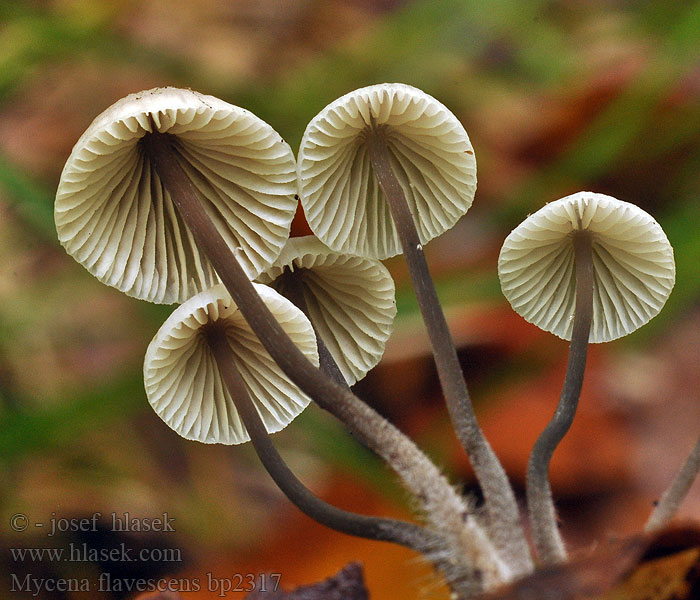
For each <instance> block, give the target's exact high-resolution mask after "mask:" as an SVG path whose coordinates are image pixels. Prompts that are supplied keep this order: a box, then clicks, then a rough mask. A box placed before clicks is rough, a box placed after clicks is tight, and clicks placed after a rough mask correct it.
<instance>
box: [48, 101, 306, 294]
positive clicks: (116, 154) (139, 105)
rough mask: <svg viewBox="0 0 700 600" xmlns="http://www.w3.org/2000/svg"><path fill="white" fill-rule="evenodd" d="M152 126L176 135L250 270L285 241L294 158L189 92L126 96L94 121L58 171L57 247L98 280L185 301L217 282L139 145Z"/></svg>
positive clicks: (212, 212)
mask: <svg viewBox="0 0 700 600" xmlns="http://www.w3.org/2000/svg"><path fill="white" fill-rule="evenodd" d="M153 124H155V130H157V131H158V132H160V133H168V134H172V135H173V136H174V139H175V140H176V144H177V148H178V151H179V153H180V154H181V156H182V157H183V158H184V161H181V164H182V166H183V168H184V170H185V171H186V173H187V175H188V176H189V177H190V179H191V181H192V183H193V184H194V187H195V188H196V190H197V192H198V194H199V196H200V198H201V199H202V201H203V205H204V207H205V210H206V211H207V213H208V214H209V216H210V217H211V218H212V220H213V221H214V223H215V224H216V226H217V229H218V230H219V232H220V233H221V234H222V236H223V237H224V239H225V240H226V243H227V244H228V246H229V247H230V248H231V249H236V248H238V249H239V250H240V251H239V252H238V253H237V256H238V258H239V260H240V262H241V265H242V266H243V268H244V269H245V270H246V272H247V273H248V275H249V276H250V277H251V278H252V277H255V276H256V275H257V274H258V273H259V272H260V271H261V270H262V269H263V268H264V267H266V266H267V265H269V264H270V263H271V262H272V261H273V260H274V259H275V258H276V257H277V255H278V254H279V252H280V250H281V248H282V246H283V245H284V243H285V242H286V240H287V237H288V236H289V227H290V224H291V220H292V217H293V216H294V212H295V210H296V205H297V203H296V200H295V198H294V194H295V193H296V172H295V164H296V163H295V160H294V155H293V153H292V150H291V148H290V147H289V145H288V144H287V143H286V142H285V141H284V140H283V139H282V138H281V137H280V136H279V134H277V133H276V132H275V131H274V130H273V129H272V128H271V127H270V126H269V125H268V124H267V123H265V122H264V121H262V120H260V119H259V118H258V117H256V116H255V115H253V114H252V113H250V112H249V111H247V110H245V109H242V108H239V107H237V106H233V105H231V104H228V103H226V102H223V101H222V100H219V99H217V98H214V97H213V96H205V95H203V94H199V93H197V92H194V91H192V90H185V89H177V88H159V89H153V90H148V91H144V92H139V93H137V94H131V95H129V96H127V97H126V98H123V99H121V100H119V101H118V102H117V103H116V104H113V105H112V106H111V107H110V108H108V109H107V110H106V111H105V112H103V113H102V114H101V115H99V116H98V117H97V118H96V119H95V120H94V121H93V122H92V124H91V125H90V127H88V129H87V131H85V133H84V134H83V135H82V136H81V138H80V139H79V140H78V143H77V144H76V145H75V147H74V148H73V151H72V152H71V155H70V157H69V158H68V162H67V163H66V165H65V167H64V169H63V173H62V174H61V181H60V183H59V186H58V192H57V194H56V204H55V220H56V229H57V231H58V237H59V240H60V242H61V243H62V244H63V246H64V247H65V248H66V251H67V252H68V253H69V254H70V255H71V256H73V257H74V258H75V259H76V260H77V261H78V262H79V263H81V264H82V265H83V266H85V267H86V268H87V269H88V271H90V272H91V273H92V274H93V275H95V277H97V278H98V279H99V280H100V281H102V282H104V283H106V284H108V285H111V286H113V287H116V288H117V289H119V290H121V291H123V292H126V293H127V294H129V295H130V296H135V297H137V298H141V299H143V300H149V301H151V302H158V303H173V302H184V301H185V300H186V299H187V298H189V297H190V296H192V295H193V294H195V293H197V292H199V291H202V290H204V289H206V288H208V287H210V286H211V285H213V284H215V283H217V282H218V278H217V276H216V274H215V272H214V269H213V268H212V266H211V265H210V264H209V261H208V260H207V259H206V258H205V257H204V255H203V254H201V252H200V250H199V249H198V248H197V247H196V246H195V243H194V240H193V238H192V234H191V233H190V232H189V230H188V229H187V228H186V227H185V226H184V224H183V222H182V220H181V219H180V216H179V215H178V214H177V213H176V210H175V207H174V205H173V203H172V201H171V199H170V195H169V194H168V192H166V191H165V190H164V188H163V185H162V183H161V182H160V180H159V178H158V175H157V174H156V173H155V171H154V169H153V167H152V165H151V164H150V163H149V161H148V160H147V159H146V157H145V155H144V152H143V149H142V147H141V144H139V140H141V138H142V137H143V136H144V135H145V134H146V133H148V132H150V131H152V130H153V129H154V127H153Z"/></svg>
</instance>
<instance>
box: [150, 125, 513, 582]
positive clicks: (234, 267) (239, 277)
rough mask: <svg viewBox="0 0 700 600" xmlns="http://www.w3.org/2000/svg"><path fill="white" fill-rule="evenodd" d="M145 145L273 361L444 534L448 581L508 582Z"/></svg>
mask: <svg viewBox="0 0 700 600" xmlns="http://www.w3.org/2000/svg"><path fill="white" fill-rule="evenodd" d="M144 147H145V149H146V152H148V155H149V158H150V160H151V161H152V162H153V164H154V167H155V170H156V172H157V174H158V177H159V178H160V180H161V181H162V183H163V185H164V186H165V189H166V190H167V192H168V193H169V195H170V197H171V199H172V201H173V203H174V204H175V206H176V208H177V210H178V212H179V214H180V216H181V217H182V219H183V221H184V222H185V224H186V225H187V227H188V228H189V230H190V231H191V233H192V235H193V236H194V239H195V241H196V243H197V245H198V246H199V247H200V248H201V249H202V250H203V252H204V253H205V254H206V255H207V257H208V258H209V260H210V262H211V263H212V265H213V266H214V269H215V270H216V272H217V273H218V275H219V277H220V278H221V281H222V283H223V284H224V286H225V287H226V289H227V290H228V292H229V294H231V297H232V298H233V301H234V302H235V303H236V305H237V306H238V308H239V309H240V311H241V313H242V314H243V316H244V318H245V319H246V321H248V324H249V325H250V327H251V329H252V330H253V331H254V332H255V334H256V335H257V336H258V338H259V339H260V342H261V343H262V344H263V346H264V347H265V349H266V350H267V351H268V352H269V353H270V356H271V357H272V358H273V360H275V362H276V363H277V364H278V365H279V367H280V368H281V369H282V371H283V372H284V373H285V374H286V375H287V377H289V378H290V379H291V380H292V381H293V382H294V383H295V384H296V385H298V386H299V387H300V388H301V389H302V391H304V392H305V393H306V394H308V395H309V396H310V397H311V398H313V400H314V401H315V402H316V403H317V404H318V405H319V406H320V407H321V408H323V409H325V410H327V411H329V412H330V413H332V414H333V415H334V416H336V417H337V418H338V419H340V420H341V421H342V422H343V423H345V425H346V426H347V427H348V428H349V429H350V431H351V432H352V433H354V434H355V435H356V436H358V437H359V438H360V440H361V441H362V442H363V443H364V444H366V445H367V446H368V447H369V448H371V449H372V450H373V451H374V452H376V453H377V454H378V455H379V456H380V457H381V458H382V459H383V460H384V461H385V462H386V463H387V464H388V465H389V466H390V467H391V468H392V469H393V470H394V471H395V472H396V473H397V475H398V476H399V477H400V478H401V480H402V482H403V483H404V485H405V486H406V488H407V489H408V490H409V492H410V493H411V494H412V495H413V496H414V497H415V498H416V499H417V500H418V501H419V502H420V506H421V509H422V510H423V511H424V512H425V514H426V517H427V519H428V521H429V523H430V524H431V525H432V526H433V527H434V529H435V530H436V531H437V532H438V533H439V534H440V535H442V536H443V538H444V541H445V546H444V547H443V552H444V553H445V557H444V560H446V561H452V568H451V571H450V572H449V574H447V579H448V581H450V582H455V581H467V582H473V581H474V580H475V579H474V578H475V577H477V575H475V573H477V572H480V576H481V578H482V581H484V584H485V585H489V584H490V585H496V584H497V583H500V582H502V581H506V580H508V579H510V578H511V577H512V573H511V570H510V569H509V567H508V566H507V565H506V564H504V563H503V562H502V560H501V558H500V556H499V554H498V553H497V551H496V549H495V548H494V547H493V545H492V543H491V542H490V540H489V538H488V537H487V536H486V534H485V533H484V531H483V529H482V528H481V526H480V524H479V523H477V522H476V520H475V519H474V517H473V516H472V515H471V514H470V512H469V508H468V506H467V504H466V502H465V501H464V499H463V498H462V497H461V496H460V495H459V494H457V492H456V491H455V490H454V489H453V488H452V486H451V485H450V484H449V482H448V481H447V479H446V478H445V477H444V476H443V474H442V473H440V471H439V470H438V468H437V467H436V466H435V465H434V464H433V463H432V462H431V461H430V459H429V458H428V457H427V456H426V455H425V454H424V453H423V452H422V451H421V450H420V449H419V448H418V447H417V446H416V445H415V444H414V443H413V441H412V440H410V439H409V438H407V437H406V436H404V435H402V434H401V433H400V432H399V430H398V429H396V427H395V426H394V425H392V424H391V423H390V422H389V421H387V420H386V419H384V418H383V417H381V416H380V415H378V414H377V412H376V411H375V410H374V409H372V408H371V407H370V406H368V405H367V404H365V403H364V402H362V401H361V400H360V399H359V398H357V397H356V396H355V395H354V394H353V393H352V392H351V391H350V390H348V389H347V388H345V387H342V386H340V385H338V384H337V383H336V382H334V381H333V380H332V379H330V378H328V377H326V376H325V375H324V374H323V373H321V371H319V369H317V368H316V367H315V366H314V365H313V364H311V363H310V362H309V361H308V360H307V359H306V357H305V356H304V355H303V354H302V352H301V351H300V350H299V349H298V348H297V347H296V345H295V344H294V343H293V342H292V340H291V339H290V338H289V336H287V334H286V333H285V332H284V330H283V329H282V327H281V326H280V324H279V323H278V322H277V320H276V319H275V318H274V316H273V315H272V313H271V312H270V310H269V309H268V308H267V306H265V303H264V302H263V301H262V300H261V298H260V296H259V295H258V294H257V292H256V291H255V288H254V287H253V284H252V283H251V281H250V280H249V279H248V277H247V276H246V274H245V272H244V271H243V269H242V267H241V266H240V265H239V263H238V261H237V260H236V257H235V256H234V255H233V253H232V252H231V250H230V249H229V247H228V246H227V244H226V242H225V241H224V239H223V238H222V237H221V234H220V233H219V232H218V230H217V228H216V226H215V225H214V223H213V221H212V220H211V218H210V217H209V215H208V214H207V213H206V211H205V209H204V207H203V205H202V203H201V202H200V200H199V199H198V197H197V194H196V192H195V190H194V188H193V186H192V183H191V182H190V180H189V178H188V177H187V175H186V173H185V172H184V170H183V169H182V167H181V166H180V163H179V162H178V159H177V148H176V147H174V146H173V145H172V144H171V141H170V139H169V136H167V134H159V133H151V134H149V135H147V136H145V138H144Z"/></svg>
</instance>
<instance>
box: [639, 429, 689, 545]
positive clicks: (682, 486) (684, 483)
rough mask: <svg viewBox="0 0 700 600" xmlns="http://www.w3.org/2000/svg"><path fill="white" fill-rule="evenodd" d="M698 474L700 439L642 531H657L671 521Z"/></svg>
mask: <svg viewBox="0 0 700 600" xmlns="http://www.w3.org/2000/svg"><path fill="white" fill-rule="evenodd" d="M698 472H700V439H698V441H697V443H696V444H695V447H694V448H693V449H692V450H691V451H690V454H689V455H688V458H686V460H685V462H684V463H683V466H682V467H681V470H680V471H679V472H678V474H677V475H676V477H675V479H674V480H673V483H671V486H670V487H669V488H668V489H667V490H666V492H665V493H664V495H663V496H662V497H661V500H659V503H658V504H657V505H656V508H655V509H654V512H652V513H651V516H650V517H649V520H648V521H647V524H646V525H645V526H644V531H647V532H653V531H658V530H659V529H661V528H662V527H663V526H664V525H666V523H668V522H669V521H670V520H671V518H672V517H673V515H674V514H675V513H676V511H677V510H678V507H679V506H680V505H681V502H683V498H685V495H686V494H687V493H688V490H690V487H691V486H692V485H693V482H694V481H695V478H696V477H697V476H698Z"/></svg>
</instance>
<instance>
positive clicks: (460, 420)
mask: <svg viewBox="0 0 700 600" xmlns="http://www.w3.org/2000/svg"><path fill="white" fill-rule="evenodd" d="M367 143H368V147H369V157H370V161H371V164H372V168H373V170H374V173H375V176H376V177H377V180H378V182H379V185H380V187H381V189H382V191H383V192H384V195H385V197H386V200H387V203H388V205H389V210H390V212H391V216H392V218H393V220H394V224H395V225H396V230H397V232H398V234H399V239H400V241H401V246H402V249H403V254H404V256H405V257H406V263H407V265H408V269H409V273H410V276H411V282H412V283H413V289H414V290H415V294H416V298H417V299H418V304H419V306H420V310H421V313H422V315H423V320H424V322H425V325H426V328H427V331H428V336H429V338H430V343H431V345H432V348H433V355H434V357H435V364H436V366H437V370H438V376H439V378H440V385H441V386H442V389H443V393H444V395H445V401H446V404H447V408H448V411H449V414H450V418H451V419H452V423H453V426H454V428H455V431H456V433H457V436H458V437H459V439H460V442H461V443H462V445H463V446H464V449H465V450H466V452H467V455H468V456H469V459H470V461H471V462H472V465H473V467H474V471H475V472H476V475H477V478H478V480H479V484H480V485H481V489H482V492H483V494H484V498H485V504H486V511H487V519H488V524H489V528H490V530H491V537H492V539H494V542H495V544H496V547H497V548H498V549H499V551H500V552H501V553H502V554H503V556H504V558H505V560H506V561H507V563H508V564H509V565H510V566H511V567H512V568H513V569H514V571H515V573H516V574H517V575H524V574H526V573H529V572H531V571H532V568H533V565H532V560H531V557H530V549H529V546H528V544H527V541H526V540H525V534H524V532H523V529H522V525H521V523H520V512H519V510H518V505H517V502H516V500H515V494H514V492H513V489H512V488H511V486H510V483H509V481H508V477H507V475H506V473H505V471H504V469H503V467H502V465H501V463H500V462H499V460H498V458H497V457H496V455H495V453H494V452H493V450H492V448H491V446H490V445H489V443H488V441H487V440H486V438H485V437H484V434H483V432H482V431H481V428H480V427H479V424H478V423H477V420H476V415H475V414H474V408H473V406H472V403H471V399H470V397H469V391H468V390H467V386H466V383H465V381H464V375H463V373H462V369H461V367H460V365H459V360H458V358H457V351H456V349H455V346H454V343H453V341H452V336H451V335H450V330H449V328H448V326H447V321H446V320H445V315H444V313H443V311H442V306H441V305H440V300H439V299H438V295H437V291H436V290H435V285H434V284H433V280H432V277H431V276H430V271H429V269H428V264H427V262H426V260H425V254H423V245H422V243H421V241H420V238H419V236H418V231H417V229H416V225H415V222H414V220H413V216H412V215H411V211H410V209H409V206H408V203H407V202H406V198H405V195H404V193H403V190H402V189H401V185H400V184H399V181H398V179H397V178H396V175H395V173H394V171H393V169H392V166H391V160H390V155H389V148H388V145H387V140H386V135H385V131H384V130H383V129H382V128H378V127H376V124H375V122H374V119H372V120H371V125H370V128H369V129H368V131H367Z"/></svg>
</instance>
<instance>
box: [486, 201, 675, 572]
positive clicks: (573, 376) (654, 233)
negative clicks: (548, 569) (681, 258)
mask: <svg viewBox="0 0 700 600" xmlns="http://www.w3.org/2000/svg"><path fill="white" fill-rule="evenodd" d="M498 274H499V278H500V280H501V288H502V289H503V293H504V295H505V296H506V298H507V299H508V301H509V302H510V304H511V305H512V306H513V308H514V310H515V311H516V312H518V313H519V314H520V315H521V316H523V317H524V318H525V319H527V320H528V321H530V322H531V323H533V324H535V325H537V326H538V327H540V328H541V329H544V330H546V331H551V332H552V333H554V334H555V335H558V336H559V337H562V338H564V339H567V340H571V346H570V350H569V361H568V365H567V371H566V377H565V380H564V387H563V390H562V394H561V398H560V400H559V405H558V407H557V410H556V413H555V415H554V417H553V418H552V420H551V421H550V423H549V424H548V425H547V427H546V428H545V430H544V432H543V433H542V435H541V436H540V437H539V438H538V440H537V442H536V444H535V447H534V448H533V451H532V454H531V456H530V460H529V464H528V485H527V497H528V507H529V510H530V518H531V519H532V524H533V535H534V538H535V546H536V548H537V551H538V554H539V555H540V558H541V559H542V560H543V561H544V562H545V563H553V562H559V561H562V560H564V559H565V558H566V550H565V547H564V543H563V541H562V538H561V535H560V534H559V531H558V528H557V524H556V515H555V510H554V504H553V501H552V492H551V488H550V485H549V476H548V472H549V463H550V461H551V457H552V453H553V452H554V449H555V448H556V446H557V445H558V444H559V442H560V441H561V439H562V438H563V437H564V435H565V434H566V432H567V431H568V429H569V427H570V426H571V423H572V421H573V418H574V415H575V413H576V407H577V404H578V399H579V396H580V393H581V386H582V384H583V375H584V371H585V365H586V354H587V348H588V343H589V342H606V341H609V340H613V339H616V338H618V337H621V336H623V335H627V334H628V333H631V332H632V331H634V330H635V329H637V328H639V327H641V326H642V325H644V324H645V323H646V322H647V321H649V320H650V319H651V318H652V317H654V316H655V315H656V314H657V313H658V312H659V311H660V310H661V308H662V307H663V305H664V303H665V302H666V299H667V298H668V296H669V294H670V293H671V289H672V288H673V284H674V281H675V265H674V262H673V249H672V248H671V245H670V244H669V242H668V239H667V238H666V235H665V234H664V232H663V230H662V229H661V227H660V226H659V224H658V223H657V222H656V221H655V220H654V219H653V218H652V217H651V216H650V215H649V214H647V213H646V212H644V211H643V210H642V209H641V208H639V207H637V206H635V205H633V204H630V203H628V202H622V201H620V200H617V199H615V198H613V197H611V196H606V195H604V194H597V193H593V192H579V193H577V194H572V195H571V196H567V197H565V198H562V199H560V200H557V201H556V202H551V203H550V204H547V205H546V206H544V208H542V209H540V210H539V211H537V212H536V213H534V214H533V215H531V216H529V217H528V218H527V219H526V220H525V221H523V222H522V223H521V224H520V225H519V226H518V227H516V228H515V229H514V230H513V231H512V232H511V233H510V234H509V235H508V237H507V238H506V240H505V242H504V244H503V248H502V249H501V253H500V256H499V258H498Z"/></svg>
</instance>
